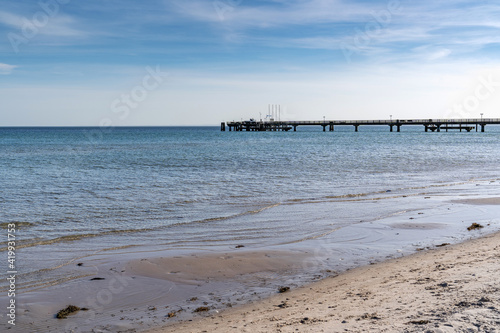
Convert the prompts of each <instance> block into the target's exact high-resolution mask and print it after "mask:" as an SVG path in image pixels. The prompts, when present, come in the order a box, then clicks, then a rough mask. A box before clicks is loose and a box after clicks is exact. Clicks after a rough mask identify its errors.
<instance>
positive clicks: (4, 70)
mask: <svg viewBox="0 0 500 333" xmlns="http://www.w3.org/2000/svg"><path fill="white" fill-rule="evenodd" d="M16 67H17V66H15V65H9V64H2V63H0V75H8V74H10V73H12V71H13V70H14V68H16Z"/></svg>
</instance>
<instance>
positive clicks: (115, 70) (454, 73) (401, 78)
mask: <svg viewBox="0 0 500 333" xmlns="http://www.w3.org/2000/svg"><path fill="white" fill-rule="evenodd" d="M499 17H500V4H498V2H496V1H478V0H476V1H464V0H448V1H439V0H438V1H416V0H412V1H405V0H390V1H378V0H376V1H338V0H332V1H326V0H271V1H249V0H206V1H201V0H183V1H180V0H170V1H157V0H152V1H131V0H124V1H118V0H114V1H93V0H90V1H76V0H72V1H70V0H41V1H40V2H38V1H6V0H3V1H2V5H1V6H0V115H1V119H2V120H1V124H0V125H3V126H22V125H29V126H36V125H42V126H50V125H53V126H63V125H70V126H79V125H85V126H87V125H90V126H99V125H107V126H126V125H216V124H218V123H220V122H221V121H227V120H233V119H241V118H244V119H245V118H250V117H254V118H258V117H259V113H262V114H265V113H266V111H267V109H268V105H269V104H280V105H281V106H282V110H283V112H282V119H289V120H296V119H322V118H323V116H325V117H326V118H328V119H365V118H367V119H379V118H389V115H393V118H461V117H465V118H475V117H479V115H480V113H483V114H484V116H485V117H500V57H499V55H500V52H499V51H500V20H499V19H498V18H499Z"/></svg>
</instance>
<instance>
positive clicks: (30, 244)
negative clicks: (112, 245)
mask: <svg viewBox="0 0 500 333" xmlns="http://www.w3.org/2000/svg"><path fill="white" fill-rule="evenodd" d="M154 230H156V229H154V228H148V229H126V230H109V231H104V232H100V233H95V234H76V235H66V236H61V237H56V238H52V239H42V240H36V241H34V240H33V239H31V240H26V241H18V242H17V246H16V248H17V249H22V248H27V247H34V246H39V245H51V244H55V243H63V242H73V241H76V240H81V239H85V238H93V237H100V236H106V235H114V234H125V233H136V232H147V231H154ZM1 251H7V247H2V248H0V252H1Z"/></svg>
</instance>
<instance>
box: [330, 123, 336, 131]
mask: <svg viewBox="0 0 500 333" xmlns="http://www.w3.org/2000/svg"><path fill="white" fill-rule="evenodd" d="M329 130H330V132H333V131H334V130H335V128H334V127H333V124H330V128H329Z"/></svg>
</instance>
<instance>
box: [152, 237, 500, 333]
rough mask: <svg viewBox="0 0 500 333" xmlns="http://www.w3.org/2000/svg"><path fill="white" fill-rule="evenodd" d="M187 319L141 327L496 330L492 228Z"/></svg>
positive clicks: (498, 270) (496, 255)
mask: <svg viewBox="0 0 500 333" xmlns="http://www.w3.org/2000/svg"><path fill="white" fill-rule="evenodd" d="M472 232H474V231H472ZM207 307H209V308H210V305H207ZM195 317H196V318H195V319H194V320H193V321H184V322H176V323H172V324H171V325H168V326H165V327H163V328H157V329H154V330H151V331H149V332H150V333H166V332H179V333H180V332H252V333H253V332H500V233H497V234H493V235H488V236H485V237H483V238H480V239H475V240H471V241H467V242H465V243H462V244H457V245H453V246H442V247H438V248H436V249H432V250H428V251H422V252H419V253H417V254H414V255H411V256H408V257H404V258H400V259H393V260H389V261H386V262H383V263H379V264H374V265H370V266H367V267H361V268H357V269H353V270H350V271H347V272H345V273H343V274H341V275H339V276H336V277H331V278H327V279H324V280H322V281H320V282H317V283H314V284H311V285H308V286H305V287H301V288H298V289H295V290H290V291H287V292H285V293H282V294H278V293H277V294H276V296H273V297H271V298H268V299H265V300H263V301H259V302H255V303H252V304H249V305H244V306H241V307H237V308H232V309H229V310H225V311H223V312H217V310H215V309H213V308H212V309H210V310H209V311H208V312H201V313H199V314H196V315H195ZM173 319H175V318H173Z"/></svg>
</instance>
